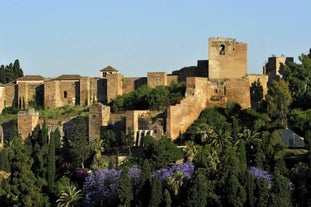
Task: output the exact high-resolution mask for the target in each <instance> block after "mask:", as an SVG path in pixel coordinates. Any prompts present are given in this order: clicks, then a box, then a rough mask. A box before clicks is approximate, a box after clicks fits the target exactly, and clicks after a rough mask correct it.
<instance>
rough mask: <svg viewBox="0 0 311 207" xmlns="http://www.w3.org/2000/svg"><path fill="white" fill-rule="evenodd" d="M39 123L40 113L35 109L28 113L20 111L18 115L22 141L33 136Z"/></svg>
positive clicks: (18, 126)
mask: <svg viewBox="0 0 311 207" xmlns="http://www.w3.org/2000/svg"><path fill="white" fill-rule="evenodd" d="M38 122H39V112H37V111H35V109H29V110H28V111H19V112H18V115H17V128H18V132H19V133H20V134H21V137H22V139H26V138H27V137H28V136H29V135H31V134H32V131H33V129H34V128H35V127H36V126H37V124H38Z"/></svg>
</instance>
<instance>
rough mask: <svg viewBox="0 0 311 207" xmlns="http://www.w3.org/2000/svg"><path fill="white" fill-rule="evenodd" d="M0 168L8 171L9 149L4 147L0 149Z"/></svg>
mask: <svg viewBox="0 0 311 207" xmlns="http://www.w3.org/2000/svg"><path fill="white" fill-rule="evenodd" d="M0 170H2V171H6V172H10V171H11V169H10V163H9V149H8V147H6V146H5V147H4V148H2V149H0Z"/></svg>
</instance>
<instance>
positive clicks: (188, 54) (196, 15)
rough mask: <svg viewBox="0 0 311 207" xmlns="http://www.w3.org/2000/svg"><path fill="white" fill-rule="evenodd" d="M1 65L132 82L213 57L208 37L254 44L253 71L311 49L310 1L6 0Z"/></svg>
mask: <svg viewBox="0 0 311 207" xmlns="http://www.w3.org/2000/svg"><path fill="white" fill-rule="evenodd" d="M0 8H1V18H0V28H1V29H0V64H1V65H2V64H3V65H7V64H9V63H11V62H13V61H14V60H15V59H19V60H20V63H21V66H22V68H23V70H24V73H25V74H28V75H42V76H45V77H56V76H59V75H61V74H81V75H85V76H96V77H97V76H99V70H101V69H102V68H104V67H106V66H108V65H111V66H113V67H115V68H116V69H118V70H119V72H120V73H122V74H124V75H125V76H129V77H136V76H137V77H140V76H146V75H147V72H152V71H162V72H167V73H171V72H172V71H173V70H177V69H180V68H182V67H185V66H193V65H196V63H197V60H203V59H207V56H208V48H207V45H208V38H210V37H215V36H216V37H232V38H236V39H237V41H239V42H245V43H247V44H248V72H249V73H262V66H263V65H264V63H265V62H266V61H267V59H268V57H269V56H271V55H272V54H273V55H277V56H280V55H282V54H284V55H286V56H291V57H294V58H295V61H298V58H297V57H298V56H299V55H300V54H301V53H307V52H308V51H309V48H311V27H310V19H311V14H310V11H311V1H310V0H299V1H290V0H283V1H280V0H273V1H271V0H269V1H268V0H261V1H247V0H234V1H232V0H214V1H211V0H123V1H120V0H113V1H111V0H110V1H106V0H89V1H86V0H84V1H82V0H53V1H44V0H40V1H39V0H0Z"/></svg>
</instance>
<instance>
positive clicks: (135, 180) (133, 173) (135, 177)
mask: <svg viewBox="0 0 311 207" xmlns="http://www.w3.org/2000/svg"><path fill="white" fill-rule="evenodd" d="M128 173H129V176H130V178H131V182H132V184H133V186H134V187H136V186H138V184H139V179H140V175H141V169H140V168H138V167H137V166H132V167H131V168H130V169H129V171H128Z"/></svg>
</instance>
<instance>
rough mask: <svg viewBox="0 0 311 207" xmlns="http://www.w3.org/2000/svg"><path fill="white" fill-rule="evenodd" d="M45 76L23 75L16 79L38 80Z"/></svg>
mask: <svg viewBox="0 0 311 207" xmlns="http://www.w3.org/2000/svg"><path fill="white" fill-rule="evenodd" d="M44 79H45V78H44V77H42V76H41V75H25V76H23V77H20V78H18V79H17V81H38V80H44Z"/></svg>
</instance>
